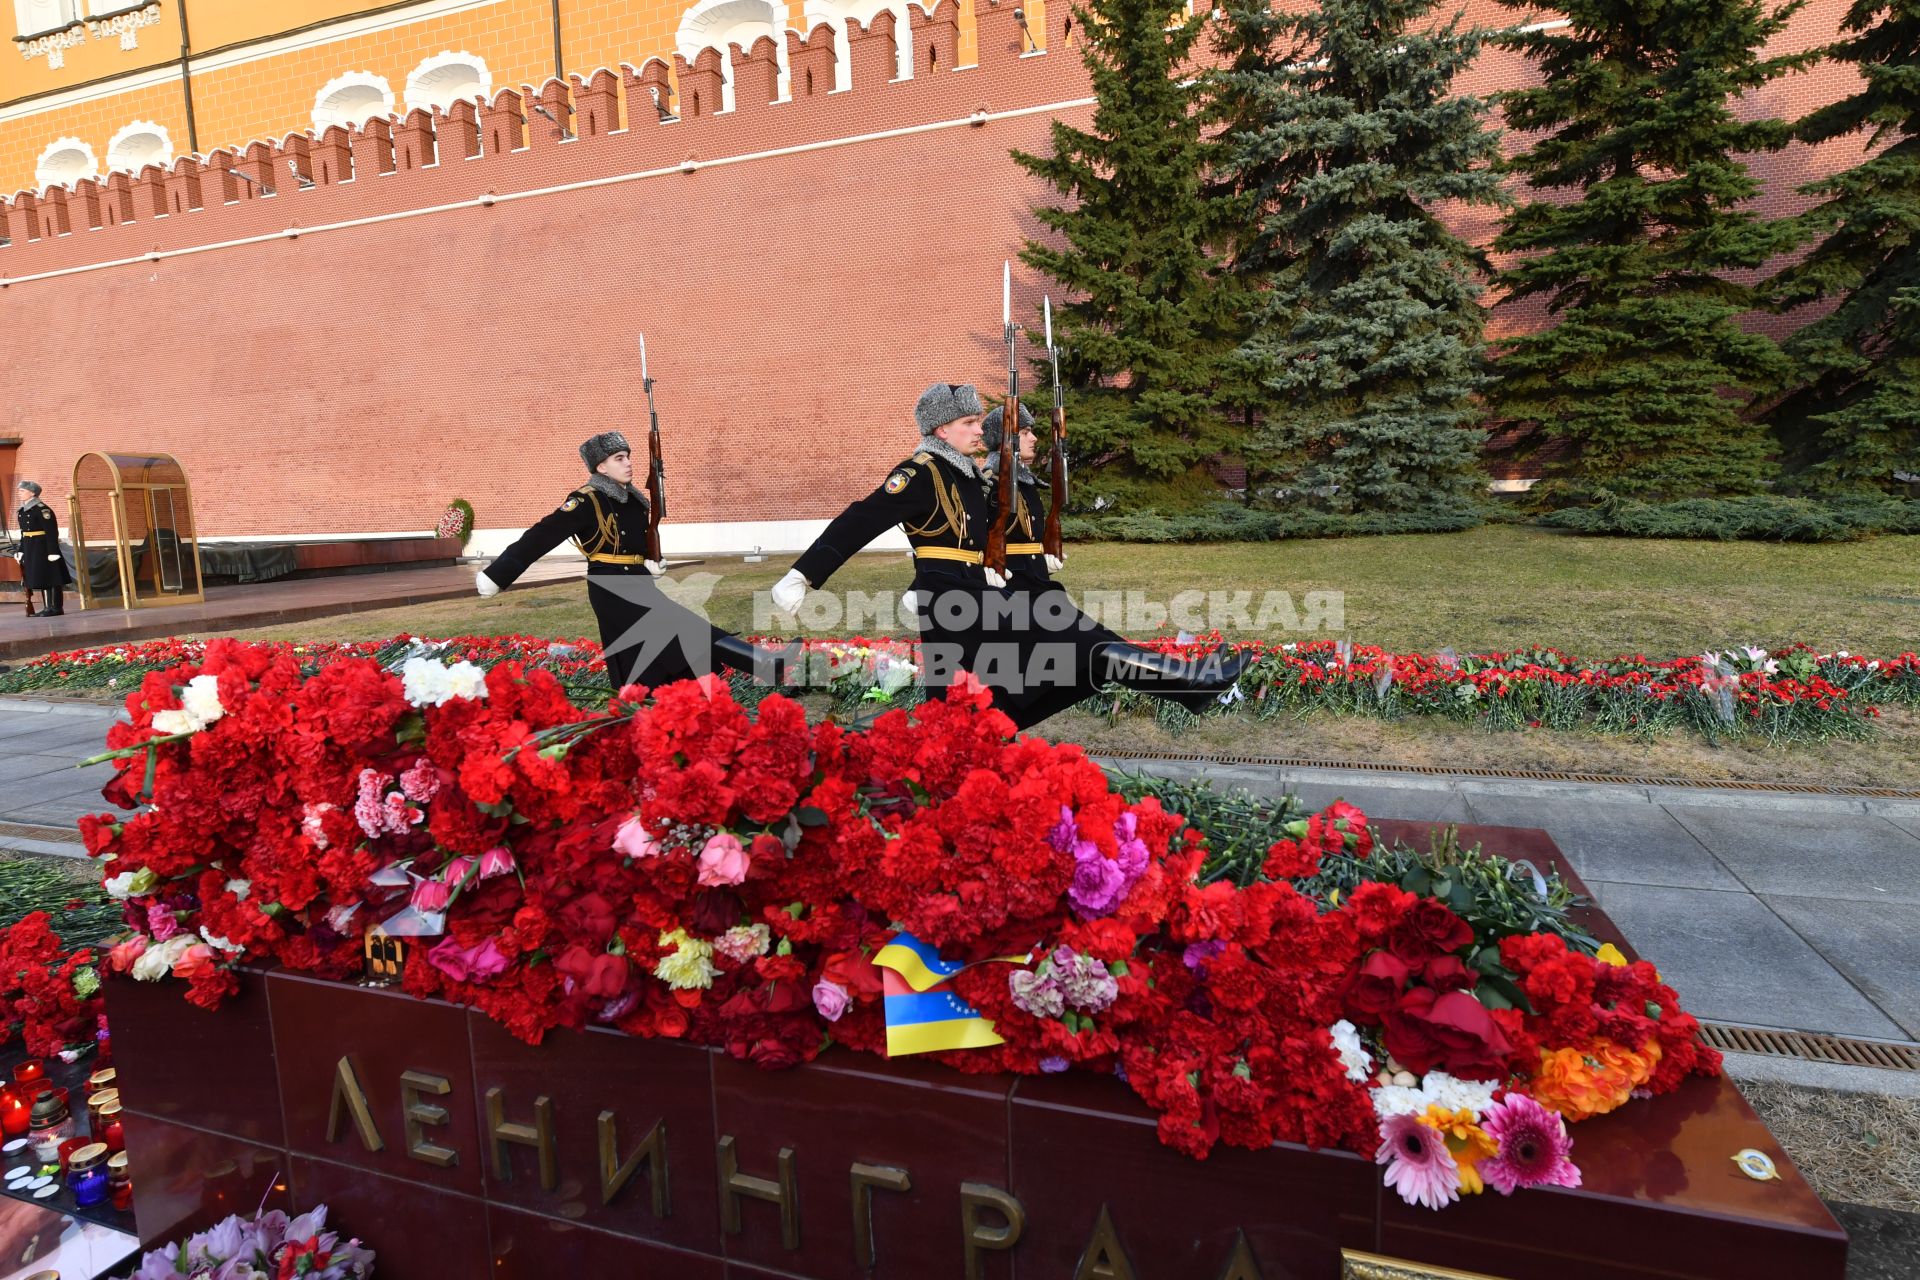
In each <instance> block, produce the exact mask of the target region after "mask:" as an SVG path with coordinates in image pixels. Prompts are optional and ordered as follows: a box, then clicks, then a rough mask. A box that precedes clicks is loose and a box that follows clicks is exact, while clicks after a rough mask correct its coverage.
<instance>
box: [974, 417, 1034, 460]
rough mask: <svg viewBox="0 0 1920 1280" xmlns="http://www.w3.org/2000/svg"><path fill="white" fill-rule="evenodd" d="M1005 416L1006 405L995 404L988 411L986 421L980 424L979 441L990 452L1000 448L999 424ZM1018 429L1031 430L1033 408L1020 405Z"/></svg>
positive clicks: (1004, 419) (1003, 420)
mask: <svg viewBox="0 0 1920 1280" xmlns="http://www.w3.org/2000/svg"><path fill="white" fill-rule="evenodd" d="M1006 418H1007V407H1006V406H1005V405H995V406H994V407H993V408H992V409H991V410H989V411H988V413H987V417H986V421H984V422H982V423H981V424H980V443H982V444H984V445H986V446H987V449H988V450H989V451H990V452H991V451H997V450H998V449H999V448H1000V424H1001V423H1002V422H1005V421H1006ZM1020 429H1021V430H1022V431H1031V430H1033V410H1031V409H1029V408H1027V406H1025V405H1021V406H1020Z"/></svg>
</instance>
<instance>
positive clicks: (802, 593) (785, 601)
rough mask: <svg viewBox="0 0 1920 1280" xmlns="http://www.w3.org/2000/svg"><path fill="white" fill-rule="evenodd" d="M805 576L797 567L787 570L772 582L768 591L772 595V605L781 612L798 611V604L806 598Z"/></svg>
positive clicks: (806, 584)
mask: <svg viewBox="0 0 1920 1280" xmlns="http://www.w3.org/2000/svg"><path fill="white" fill-rule="evenodd" d="M807 586H808V583H807V577H806V575H805V574H803V573H801V572H800V571H799V570H798V569H789V570H787V576H786V577H784V578H782V579H780V581H778V582H776V583H774V584H773V590H772V591H771V592H770V593H769V594H770V595H772V596H773V603H774V607H775V608H777V609H779V610H780V612H782V613H798V612H800V605H801V602H803V601H804V600H805V599H806V598H807Z"/></svg>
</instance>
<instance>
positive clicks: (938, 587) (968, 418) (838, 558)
mask: <svg viewBox="0 0 1920 1280" xmlns="http://www.w3.org/2000/svg"><path fill="white" fill-rule="evenodd" d="M983 412H984V406H982V405H981V403H980V393H979V392H978V391H976V390H975V389H974V388H973V387H972V386H971V385H969V384H966V383H953V382H936V383H935V384H934V385H933V386H931V387H928V388H927V389H926V391H925V392H923V393H922V394H921V396H920V400H919V403H917V404H915V405H914V407H913V417H914V422H915V424H916V425H917V426H918V427H919V428H920V448H919V450H918V452H916V453H914V454H913V456H912V457H910V458H908V459H907V460H906V461H904V462H902V463H900V465H898V466H896V467H895V468H894V469H893V470H892V471H891V472H889V473H888V475H887V478H886V479H885V480H883V481H882V482H881V483H880V487H879V488H877V489H875V490H874V491H873V492H872V493H870V494H868V495H867V496H866V497H864V498H862V499H860V500H859V501H858V502H856V503H854V504H853V505H852V506H850V507H848V508H847V509H846V510H845V511H843V512H841V513H840V514H839V515H838V516H836V517H834V519H833V522H832V523H831V524H829V525H828V526H827V527H826V529H825V530H824V531H823V532H822V533H821V534H820V536H819V537H818V538H816V539H814V542H813V545H812V546H810V547H808V548H807V550H806V551H805V552H804V553H803V554H802V555H801V556H800V558H799V559H798V560H795V561H794V562H793V568H791V569H789V570H787V573H786V576H785V577H783V578H781V579H780V581H779V582H777V583H775V584H774V586H773V592H772V595H773V602H774V604H775V605H777V606H778V607H779V608H780V609H782V610H783V611H785V612H787V613H797V612H798V611H799V609H800V606H801V604H802V603H803V602H804V601H805V599H806V595H807V588H809V587H820V586H824V585H825V584H826V581H827V579H828V578H830V577H832V576H833V574H834V572H835V571H836V570H838V569H839V568H840V566H841V565H843V564H845V563H846V562H847V561H848V559H850V558H851V557H852V556H853V554H854V553H855V552H856V551H859V550H860V549H861V548H862V547H864V546H866V545H867V544H868V543H869V542H872V541H873V540H874V539H875V538H877V537H879V536H880V535H881V534H883V533H885V532H886V531H887V530H889V529H891V528H893V527H894V526H896V525H898V526H900V527H901V528H902V529H904V530H905V531H906V535H907V541H908V543H910V544H911V545H912V547H913V590H912V594H913V597H914V600H913V601H912V602H910V601H908V599H907V598H906V597H904V596H903V597H902V599H901V604H902V607H903V608H904V609H906V610H908V611H910V612H918V610H919V609H924V610H925V622H924V624H923V626H922V627H921V632H920V658H921V668H922V670H921V680H922V683H923V684H925V685H926V687H927V688H928V689H930V690H933V689H942V688H945V687H946V686H947V685H949V684H951V683H952V682H953V677H954V676H955V675H956V674H957V673H958V672H960V671H972V670H973V668H974V663H975V659H976V657H977V656H978V653H979V649H980V645H981V643H982V641H983V640H984V639H985V638H986V628H985V626H984V622H985V615H986V613H987V608H986V605H987V601H988V599H989V598H990V597H998V596H999V590H998V588H999V587H1000V586H1001V585H1003V583H1004V580H1003V579H1000V578H999V575H997V574H995V575H992V576H989V574H988V572H987V570H986V569H985V567H984V564H983V552H982V548H983V546H984V540H985V538H986V533H987V529H988V527H989V526H990V525H991V524H992V523H993V508H992V500H991V498H990V497H989V495H988V493H987V490H986V487H985V485H984V484H983V483H982V481H981V478H980V468H979V466H978V465H977V464H976V463H975V462H974V459H973V455H974V454H975V453H976V452H977V451H978V450H979V447H980V419H981V416H982V414H983Z"/></svg>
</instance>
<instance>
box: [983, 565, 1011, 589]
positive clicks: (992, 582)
mask: <svg viewBox="0 0 1920 1280" xmlns="http://www.w3.org/2000/svg"><path fill="white" fill-rule="evenodd" d="M987 585H988V586H990V587H1004V586H1006V585H1007V576H1006V575H1005V574H1004V573H1001V572H1000V571H999V570H997V569H988V570H987Z"/></svg>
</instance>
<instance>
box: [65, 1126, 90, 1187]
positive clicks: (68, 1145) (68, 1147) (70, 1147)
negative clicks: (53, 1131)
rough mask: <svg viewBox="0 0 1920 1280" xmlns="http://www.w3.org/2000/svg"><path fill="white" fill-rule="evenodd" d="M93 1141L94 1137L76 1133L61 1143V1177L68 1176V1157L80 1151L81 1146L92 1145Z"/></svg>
mask: <svg viewBox="0 0 1920 1280" xmlns="http://www.w3.org/2000/svg"><path fill="white" fill-rule="evenodd" d="M92 1142H93V1139H92V1138H89V1137H87V1136H86V1135H84V1134H78V1135H75V1136H74V1137H71V1138H68V1139H67V1140H66V1141H65V1142H62V1143H61V1144H60V1176H61V1178H63V1179H64V1178H65V1177H66V1176H67V1157H69V1156H71V1155H72V1154H73V1153H74V1152H76V1151H78V1150H79V1149H80V1148H82V1147H84V1146H89V1145H91V1144H92Z"/></svg>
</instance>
